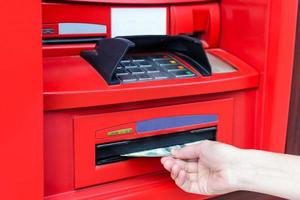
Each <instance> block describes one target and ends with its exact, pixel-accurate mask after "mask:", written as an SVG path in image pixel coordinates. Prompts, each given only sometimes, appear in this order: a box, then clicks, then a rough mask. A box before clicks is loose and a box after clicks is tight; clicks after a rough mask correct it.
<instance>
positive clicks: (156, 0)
mask: <svg viewBox="0 0 300 200" xmlns="http://www.w3.org/2000/svg"><path fill="white" fill-rule="evenodd" d="M61 1H65V2H68V1H69V2H97V3H111V4H174V3H176V4H182V3H196V2H201V3H206V2H213V1H219V0H61Z"/></svg>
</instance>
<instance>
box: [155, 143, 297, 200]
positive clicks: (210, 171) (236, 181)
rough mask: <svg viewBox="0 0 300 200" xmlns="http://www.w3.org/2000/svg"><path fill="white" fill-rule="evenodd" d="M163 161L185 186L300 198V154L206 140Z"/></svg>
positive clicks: (187, 188)
mask: <svg viewBox="0 0 300 200" xmlns="http://www.w3.org/2000/svg"><path fill="white" fill-rule="evenodd" d="M161 162H162V164H163V166H164V168H165V169H166V170H168V171H169V172H170V173H171V177H172V179H173V180H174V181H175V183H176V185H177V186H178V187H180V188H181V189H182V190H184V191H186V192H189V193H194V194H204V195H215V194H225V193H228V192H233V191H238V190H247V191H253V192H260V193H265V194H270V195H274V196H279V197H282V198H287V199H300V157H299V156H293V155H286V154H279V153H271V152H265V151H259V150H249V149H239V148H236V147H234V146H231V145H227V144H223V143H219V142H214V141H203V142H200V143H199V144H195V145H191V146H187V147H184V148H182V149H179V150H174V151H172V156H169V157H163V158H162V159H161Z"/></svg>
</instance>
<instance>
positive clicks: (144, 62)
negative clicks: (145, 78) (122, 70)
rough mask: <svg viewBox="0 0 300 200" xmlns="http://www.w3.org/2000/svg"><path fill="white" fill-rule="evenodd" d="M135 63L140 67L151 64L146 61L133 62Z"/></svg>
mask: <svg viewBox="0 0 300 200" xmlns="http://www.w3.org/2000/svg"><path fill="white" fill-rule="evenodd" d="M135 64H138V65H139V66H140V67H151V66H152V64H151V63H150V62H148V61H142V62H135Z"/></svg>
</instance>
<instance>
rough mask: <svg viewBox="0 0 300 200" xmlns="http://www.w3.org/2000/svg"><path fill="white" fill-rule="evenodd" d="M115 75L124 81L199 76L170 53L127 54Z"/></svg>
mask: <svg viewBox="0 0 300 200" xmlns="http://www.w3.org/2000/svg"><path fill="white" fill-rule="evenodd" d="M115 75H116V77H117V78H118V79H119V80H120V81H121V82H122V83H132V82H140V81H151V80H163V79H176V78H189V77H197V76H198V75H197V74H196V73H194V72H193V71H191V70H189V69H188V68H187V67H186V66H184V65H183V64H182V63H180V62H178V61H177V60H176V59H174V58H173V57H171V56H168V55H152V56H131V57H130V56H126V57H125V58H124V59H123V60H122V61H121V62H120V65H119V66H118V67H117V69H116V71H115Z"/></svg>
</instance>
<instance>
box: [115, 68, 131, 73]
mask: <svg viewBox="0 0 300 200" xmlns="http://www.w3.org/2000/svg"><path fill="white" fill-rule="evenodd" d="M126 74H129V72H128V71H127V70H125V69H124V68H123V67H122V68H117V70H116V75H126Z"/></svg>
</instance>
